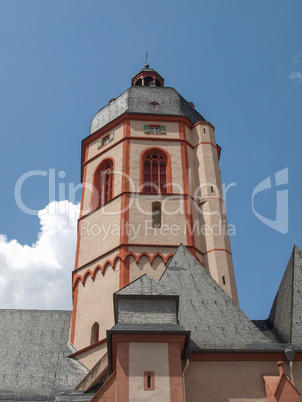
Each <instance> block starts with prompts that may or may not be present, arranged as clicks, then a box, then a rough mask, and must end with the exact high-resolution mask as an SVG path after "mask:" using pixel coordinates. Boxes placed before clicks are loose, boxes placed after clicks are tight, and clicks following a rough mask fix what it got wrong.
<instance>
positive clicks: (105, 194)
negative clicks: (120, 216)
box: [100, 161, 113, 206]
mask: <svg viewBox="0 0 302 402" xmlns="http://www.w3.org/2000/svg"><path fill="white" fill-rule="evenodd" d="M100 175H101V177H100V180H101V181H100V206H102V205H104V204H106V203H107V202H108V201H110V200H111V199H112V179H113V166H112V161H108V163H106V164H105V165H104V166H103V168H102V170H101V172H100Z"/></svg>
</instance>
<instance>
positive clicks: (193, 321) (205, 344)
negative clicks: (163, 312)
mask: <svg viewBox="0 0 302 402" xmlns="http://www.w3.org/2000/svg"><path fill="white" fill-rule="evenodd" d="M159 282H160V284H161V285H164V286H166V287H169V288H170V289H171V290H172V291H174V292H176V293H177V294H179V298H180V300H179V323H180V325H181V326H182V327H183V328H184V329H186V330H190V331H191V347H192V350H193V351H201V350H205V349H207V350H217V349H219V350H260V349H263V348H264V349H267V348H272V349H274V348H276V345H275V344H273V343H272V342H271V341H270V340H269V339H268V338H267V337H265V336H264V335H263V334H262V333H261V331H260V330H259V329H258V328H257V327H256V326H255V325H254V324H253V323H252V322H251V321H250V319H249V318H248V317H247V316H246V315H245V314H244V313H243V312H242V311H241V310H240V308H239V307H238V306H237V304H236V303H235V302H234V301H233V300H232V299H231V298H230V297H229V296H228V295H227V293H226V292H225V291H224V290H223V289H222V288H221V286H220V285H218V284H217V282H216V281H215V280H214V279H213V278H212V276H211V275H210V274H209V273H208V272H207V271H206V269H205V268H204V267H203V266H202V265H201V264H200V263H199V262H198V261H197V260H196V258H195V257H194V256H193V255H192V254H191V253H190V251H189V250H188V249H187V248H186V247H185V246H183V245H180V246H179V247H178V249H177V250H176V252H175V254H174V256H173V258H172V260H171V261H170V263H169V265H168V266H167V268H166V270H165V271H164V273H163V275H162V277H161V278H160V281H159Z"/></svg>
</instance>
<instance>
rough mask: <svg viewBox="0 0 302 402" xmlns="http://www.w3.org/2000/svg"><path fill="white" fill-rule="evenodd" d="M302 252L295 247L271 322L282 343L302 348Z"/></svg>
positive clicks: (270, 318)
mask: <svg viewBox="0 0 302 402" xmlns="http://www.w3.org/2000/svg"><path fill="white" fill-rule="evenodd" d="M301 311H302V251H301V250H300V249H299V247H297V246H294V248H293V251H292V254H291V257H290V259H289V262H288V265H287V268H286V270H285V273H284V276H283V278H282V281H281V284H280V286H279V289H278V292H277V295H276V297H275V300H274V303H273V306H272V309H271V312H270V315H269V321H270V323H271V324H272V326H273V332H274V333H275V334H276V336H277V337H278V338H279V340H280V341H281V342H286V343H292V344H293V345H296V346H298V347H300V348H301V347H302V314H301Z"/></svg>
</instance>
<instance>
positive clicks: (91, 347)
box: [68, 338, 107, 357]
mask: <svg viewBox="0 0 302 402" xmlns="http://www.w3.org/2000/svg"><path fill="white" fill-rule="evenodd" d="M105 342H107V338H104V339H102V340H100V341H98V342H96V343H93V344H92V345H89V346H87V347H86V348H83V349H80V350H77V351H76V352H74V353H72V354H71V355H69V356H68V357H75V356H78V355H80V354H82V353H84V352H87V350H91V349H93V348H95V347H97V346H99V345H102V344H103V343H105Z"/></svg>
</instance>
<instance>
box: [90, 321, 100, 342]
mask: <svg viewBox="0 0 302 402" xmlns="http://www.w3.org/2000/svg"><path fill="white" fill-rule="evenodd" d="M99 328H100V327H99V324H98V323H97V322H95V323H94V324H93V326H92V327H91V337H90V345H93V344H94V343H96V342H98V341H99Z"/></svg>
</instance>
